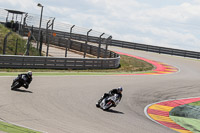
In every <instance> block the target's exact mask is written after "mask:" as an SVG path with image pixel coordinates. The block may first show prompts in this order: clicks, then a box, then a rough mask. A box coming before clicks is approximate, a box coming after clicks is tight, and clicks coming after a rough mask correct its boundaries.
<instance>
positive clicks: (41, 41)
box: [39, 31, 43, 56]
mask: <svg viewBox="0 0 200 133" xmlns="http://www.w3.org/2000/svg"><path fill="white" fill-rule="evenodd" d="M42 43H43V33H42V31H41V34H40V48H39V54H40V56H42Z"/></svg>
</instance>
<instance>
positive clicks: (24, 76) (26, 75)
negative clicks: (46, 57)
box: [13, 71, 33, 89]
mask: <svg viewBox="0 0 200 133" xmlns="http://www.w3.org/2000/svg"><path fill="white" fill-rule="evenodd" d="M32 79H33V78H32V72H31V71H28V73H23V74H19V75H18V77H17V78H16V79H14V81H13V83H15V81H16V80H23V85H22V86H23V87H24V88H26V89H28V87H29V84H30V83H31V81H32Z"/></svg>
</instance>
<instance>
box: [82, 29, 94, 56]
mask: <svg viewBox="0 0 200 133" xmlns="http://www.w3.org/2000/svg"><path fill="white" fill-rule="evenodd" d="M91 31H92V29H90V30H89V31H88V32H87V38H86V41H85V48H84V55H83V58H85V56H86V52H87V45H88V35H89V33H90V32H91Z"/></svg>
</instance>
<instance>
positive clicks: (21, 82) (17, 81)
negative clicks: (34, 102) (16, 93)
mask: <svg viewBox="0 0 200 133" xmlns="http://www.w3.org/2000/svg"><path fill="white" fill-rule="evenodd" d="M24 84H25V83H24V80H23V78H20V77H17V78H15V79H14V80H13V83H12V85H11V90H16V89H18V88H20V87H22V86H23V85H24Z"/></svg>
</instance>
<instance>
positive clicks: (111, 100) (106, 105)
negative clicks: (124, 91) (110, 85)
mask: <svg viewBox="0 0 200 133" xmlns="http://www.w3.org/2000/svg"><path fill="white" fill-rule="evenodd" d="M119 102H120V99H119V95H118V94H114V95H113V96H110V97H108V98H104V99H103V100H102V101H101V103H100V108H101V109H103V110H109V109H110V108H111V107H116V106H117V105H118V104H119Z"/></svg>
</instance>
